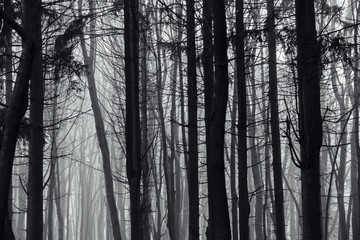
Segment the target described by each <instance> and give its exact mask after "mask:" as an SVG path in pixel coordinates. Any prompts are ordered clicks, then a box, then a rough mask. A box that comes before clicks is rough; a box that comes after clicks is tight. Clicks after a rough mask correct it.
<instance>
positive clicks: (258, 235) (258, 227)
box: [248, 59, 264, 240]
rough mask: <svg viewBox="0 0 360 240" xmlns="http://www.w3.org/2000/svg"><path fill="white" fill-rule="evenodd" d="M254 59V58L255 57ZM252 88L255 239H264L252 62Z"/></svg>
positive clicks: (250, 133)
mask: <svg viewBox="0 0 360 240" xmlns="http://www.w3.org/2000/svg"><path fill="white" fill-rule="evenodd" d="M253 61H254V59H253ZM251 89H252V91H251V92H252V101H253V102H252V107H251V108H252V109H250V107H249V108H248V109H249V111H248V112H249V127H248V132H249V138H250V139H249V148H250V149H251V150H250V153H251V165H252V166H251V170H252V175H253V178H254V187H255V192H254V194H255V217H254V225H255V239H257V240H262V239H263V230H262V227H263V226H262V223H263V222H262V216H263V190H264V189H263V188H262V186H263V183H262V180H261V162H259V154H258V150H257V146H256V141H255V140H256V121H255V113H256V102H255V101H256V99H258V98H257V96H256V86H255V65H254V64H252V67H251Z"/></svg>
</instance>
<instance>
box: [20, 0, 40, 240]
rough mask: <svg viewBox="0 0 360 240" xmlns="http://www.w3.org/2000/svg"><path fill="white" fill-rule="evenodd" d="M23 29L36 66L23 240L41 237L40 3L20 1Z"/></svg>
mask: <svg viewBox="0 0 360 240" xmlns="http://www.w3.org/2000/svg"><path fill="white" fill-rule="evenodd" d="M22 7H23V9H24V27H25V29H26V31H27V32H28V33H29V36H30V37H31V38H32V39H34V43H35V56H34V62H35V63H36V64H34V65H33V67H32V74H31V77H30V79H31V84H30V143H29V177H28V191H27V193H28V204H27V235H26V238H27V239H28V240H30V239H34V240H35V239H37V240H39V239H42V237H43V146H44V135H43V109H44V80H43V66H42V39H41V12H42V10H41V0H32V1H23V2H22Z"/></svg>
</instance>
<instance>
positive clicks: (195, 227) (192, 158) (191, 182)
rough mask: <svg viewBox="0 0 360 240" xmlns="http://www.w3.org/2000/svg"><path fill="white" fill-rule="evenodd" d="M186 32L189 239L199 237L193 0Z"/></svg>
mask: <svg viewBox="0 0 360 240" xmlns="http://www.w3.org/2000/svg"><path fill="white" fill-rule="evenodd" d="M186 10H187V12H186V19H187V24H186V32H187V48H186V50H187V52H186V53H187V61H188V62H187V63H188V67H187V69H188V70H187V77H188V119H189V120H188V121H189V169H188V173H189V175H188V191H189V239H191V240H196V239H199V179H198V178H199V173H198V168H199V164H198V133H197V128H198V124H197V121H198V120H197V84H196V83H197V77H196V46H195V17H194V14H195V9H194V0H187V1H186Z"/></svg>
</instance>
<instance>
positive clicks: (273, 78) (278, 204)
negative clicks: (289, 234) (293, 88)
mask: <svg viewBox="0 0 360 240" xmlns="http://www.w3.org/2000/svg"><path fill="white" fill-rule="evenodd" d="M267 11H268V13H267V14H268V16H267V21H268V22H267V27H268V29H267V30H268V31H269V32H268V49H269V101H270V110H271V117H270V124H271V145H272V153H273V169H274V188H275V218H276V226H275V228H276V230H275V231H276V239H278V240H281V239H285V221H284V196H283V183H282V169H281V143H280V130H279V106H278V89H277V63H276V61H277V57H276V56H277V54H276V33H275V10H274V1H273V0H268V1H267Z"/></svg>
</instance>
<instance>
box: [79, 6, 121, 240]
mask: <svg viewBox="0 0 360 240" xmlns="http://www.w3.org/2000/svg"><path fill="white" fill-rule="evenodd" d="M79 6H80V7H82V1H81V0H79ZM89 9H90V14H91V16H92V22H91V26H90V28H91V30H94V29H95V22H94V10H95V5H94V1H93V0H89ZM79 12H80V13H81V9H79ZM81 19H82V16H81V15H80V20H81ZM81 49H82V54H83V58H84V63H85V65H86V77H87V80H88V85H89V86H88V89H89V95H90V100H91V107H92V110H93V112H94V120H95V127H96V135H97V139H98V141H99V146H100V150H101V154H102V160H103V170H104V178H105V191H106V200H107V203H108V210H109V213H110V219H111V227H112V233H113V237H114V239H121V233H120V223H119V217H118V211H117V207H116V201H115V196H114V184H113V177H112V173H111V166H110V151H109V145H108V143H107V139H106V131H105V126H104V121H103V117H102V115H101V109H100V104H99V99H98V97H97V92H96V83H95V71H94V64H95V59H94V54H95V39H94V38H91V39H90V53H89V54H88V53H87V49H86V45H85V39H84V36H83V35H82V36H81Z"/></svg>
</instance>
